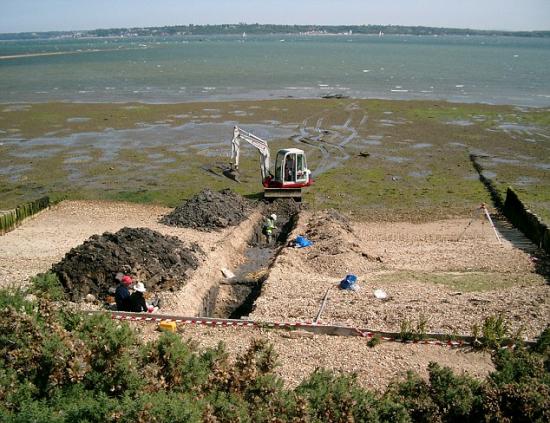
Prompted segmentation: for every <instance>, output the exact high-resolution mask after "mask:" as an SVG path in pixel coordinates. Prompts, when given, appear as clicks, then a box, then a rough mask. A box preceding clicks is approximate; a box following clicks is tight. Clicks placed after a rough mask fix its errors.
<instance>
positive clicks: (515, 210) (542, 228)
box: [502, 187, 550, 254]
mask: <svg viewBox="0 0 550 423" xmlns="http://www.w3.org/2000/svg"><path fill="white" fill-rule="evenodd" d="M502 213H503V214H504V215H505V216H506V217H507V218H508V220H509V221H510V222H511V223H512V224H513V225H514V226H515V227H516V228H518V229H519V230H520V231H521V232H523V233H524V234H525V236H526V237H527V238H529V239H530V240H531V241H533V242H534V243H535V244H536V245H538V246H539V247H540V248H542V249H543V250H544V251H546V252H547V253H549V254H550V229H549V228H548V225H546V224H545V223H544V222H542V220H541V219H540V218H539V217H538V216H537V215H536V214H535V213H533V212H532V211H531V210H529V208H527V206H526V205H525V204H523V202H522V201H521V200H520V198H519V196H518V194H517V193H516V192H515V191H514V190H513V189H512V188H511V187H508V189H507V191H506V200H505V201H504V206H503V208H502Z"/></svg>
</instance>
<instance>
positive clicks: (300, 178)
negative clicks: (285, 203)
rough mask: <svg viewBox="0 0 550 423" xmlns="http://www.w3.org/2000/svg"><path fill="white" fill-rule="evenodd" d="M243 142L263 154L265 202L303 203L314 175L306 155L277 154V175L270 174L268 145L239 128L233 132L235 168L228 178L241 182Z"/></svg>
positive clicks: (291, 150) (299, 152) (287, 151)
mask: <svg viewBox="0 0 550 423" xmlns="http://www.w3.org/2000/svg"><path fill="white" fill-rule="evenodd" d="M241 141H246V142H247V143H249V144H250V145H252V146H254V147H256V149H257V150H258V152H259V153H260V172H261V176H262V185H263V187H264V197H265V198H273V199H274V198H294V199H295V200H297V201H301V200H302V188H303V187H308V186H310V185H311V184H312V183H313V179H312V178H311V171H310V170H309V169H308V168H307V162H306V155H305V153H304V151H303V150H300V149H298V148H284V149H282V150H279V151H277V155H276V157H275V168H274V169H275V174H272V173H271V172H270V157H271V156H270V153H269V147H268V145H267V141H265V140H263V139H261V138H260V137H257V136H256V135H254V134H251V133H250V132H247V131H245V130H243V129H241V128H239V127H238V126H235V128H234V129H233V139H232V140H231V164H230V168H229V169H228V170H227V172H224V173H226V176H228V177H230V178H231V179H234V180H235V181H237V182H238V181H239V157H240V151H241Z"/></svg>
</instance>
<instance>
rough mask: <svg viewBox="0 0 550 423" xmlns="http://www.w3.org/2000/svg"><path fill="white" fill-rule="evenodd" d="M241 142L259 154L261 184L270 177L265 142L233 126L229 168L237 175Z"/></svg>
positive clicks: (268, 157)
mask: <svg viewBox="0 0 550 423" xmlns="http://www.w3.org/2000/svg"><path fill="white" fill-rule="evenodd" d="M241 140H244V141H246V142H247V143H249V144H251V145H252V146H254V147H256V149H257V150H258V152H259V153H260V171H261V174H262V182H263V181H264V180H265V179H266V178H267V177H268V176H269V175H270V174H269V160H270V155H269V147H268V146H267V141H265V140H263V139H261V138H260V137H257V136H256V135H254V134H251V133H250V132H246V131H244V130H243V129H241V128H239V127H238V126H235V127H234V128H233V139H232V140H231V167H232V169H233V170H234V171H235V172H237V173H238V171H239V159H240V153H241Z"/></svg>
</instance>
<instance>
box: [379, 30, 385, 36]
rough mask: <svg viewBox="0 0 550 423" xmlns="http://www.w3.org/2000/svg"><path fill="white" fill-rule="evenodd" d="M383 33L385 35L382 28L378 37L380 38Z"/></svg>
mask: <svg viewBox="0 0 550 423" xmlns="http://www.w3.org/2000/svg"><path fill="white" fill-rule="evenodd" d="M383 35H384V33H383V32H382V30H380V32H379V33H378V38H380V37H381V36H383Z"/></svg>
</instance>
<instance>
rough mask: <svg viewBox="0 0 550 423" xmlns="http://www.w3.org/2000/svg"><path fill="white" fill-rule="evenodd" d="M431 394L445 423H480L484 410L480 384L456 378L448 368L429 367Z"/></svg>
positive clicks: (432, 365) (431, 365)
mask: <svg viewBox="0 0 550 423" xmlns="http://www.w3.org/2000/svg"><path fill="white" fill-rule="evenodd" d="M428 372H429V382H430V392H431V397H432V399H433V401H434V402H435V403H436V404H437V405H438V407H439V410H440V411H441V415H442V418H443V420H444V421H446V422H464V421H478V420H479V416H480V415H481V409H482V407H481V406H482V397H481V389H480V382H478V381H476V380H475V379H473V378H471V377H468V376H456V375H455V374H453V371H452V370H451V369H449V368H448V367H441V366H439V364H437V363H430V364H429V365H428Z"/></svg>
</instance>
